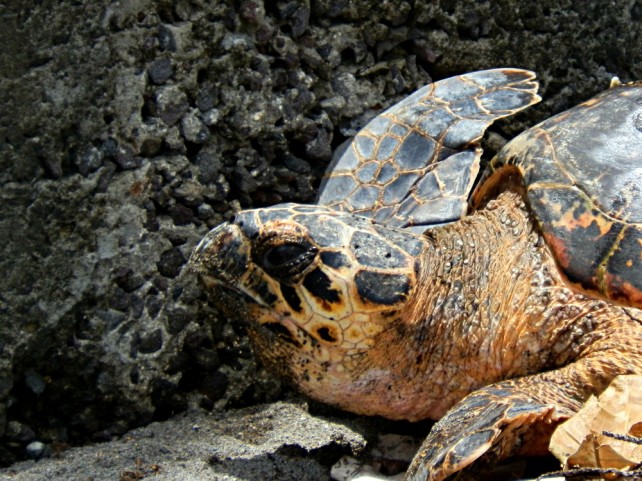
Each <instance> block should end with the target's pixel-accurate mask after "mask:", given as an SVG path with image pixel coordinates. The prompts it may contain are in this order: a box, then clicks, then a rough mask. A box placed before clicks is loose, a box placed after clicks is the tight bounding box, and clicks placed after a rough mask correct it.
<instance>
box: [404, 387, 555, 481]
mask: <svg viewBox="0 0 642 481" xmlns="http://www.w3.org/2000/svg"><path fill="white" fill-rule="evenodd" d="M511 384H512V383H511V382H510V381H509V382H503V383H500V384H496V385H493V386H489V387H487V388H485V389H482V390H480V391H476V392H474V393H472V394H470V395H469V396H467V397H466V398H464V399H463V400H462V401H461V402H459V403H458V404H456V405H455V407H453V408H452V409H451V410H450V411H449V412H448V413H447V414H446V415H445V416H444V417H443V418H442V419H441V420H440V421H438V422H437V423H436V424H435V425H434V426H433V428H432V430H431V432H430V434H429V435H428V437H427V438H426V440H425V441H424V443H423V444H422V446H421V448H420V449H419V452H418V453H417V455H416V456H415V458H414V459H413V462H412V464H411V465H410V468H409V469H408V472H407V474H406V480H407V481H440V480H443V479H446V478H448V477H449V476H451V475H454V474H455V473H459V472H460V471H461V470H463V469H465V468H467V467H469V466H471V465H472V464H473V463H474V466H475V469H478V468H479V469H483V468H484V467H490V466H493V465H494V464H496V463H497V462H498V461H500V460H502V459H504V458H507V457H509V456H511V455H515V454H522V453H523V454H526V453H529V454H540V451H543V450H545V449H546V446H547V445H548V439H549V437H550V434H551V433H552V430H553V429H554V427H555V426H556V425H557V423H558V422H559V421H561V420H562V419H564V418H565V417H566V416H562V415H560V413H559V412H558V410H557V408H556V407H555V406H554V405H551V404H543V403H540V402H537V401H535V400H533V399H532V398H530V397H529V396H527V395H525V394H521V393H519V392H517V393H516V392H515V390H514V388H511V386H510V385H511ZM542 428H543V429H542ZM538 437H539V438H540V439H537V438H538ZM542 440H544V441H545V442H544V443H542Z"/></svg>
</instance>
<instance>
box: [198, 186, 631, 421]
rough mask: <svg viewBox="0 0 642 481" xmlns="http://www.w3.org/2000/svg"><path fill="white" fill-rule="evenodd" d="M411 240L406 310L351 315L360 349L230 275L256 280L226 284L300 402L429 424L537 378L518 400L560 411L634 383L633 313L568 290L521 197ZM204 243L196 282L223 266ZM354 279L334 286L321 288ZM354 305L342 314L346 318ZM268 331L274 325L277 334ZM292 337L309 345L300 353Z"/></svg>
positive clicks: (402, 306) (262, 350) (333, 324)
mask: <svg viewBox="0 0 642 481" xmlns="http://www.w3.org/2000/svg"><path fill="white" fill-rule="evenodd" d="M277 222H278V223H279V225H278V228H279V229H281V230H283V229H286V230H287V229H289V230H290V231H291V234H290V235H289V237H290V238H294V237H296V236H297V235H299V234H298V232H299V231H300V230H301V229H300V227H292V228H289V227H288V225H289V224H288V222H291V223H292V225H294V222H292V221H291V220H288V219H279V220H278V221H277ZM268 225H269V223H268ZM262 229H264V230H265V228H262ZM234 232H235V233H234V235H235V236H236V235H239V234H238V233H236V230H234ZM226 235H227V234H226ZM229 235H232V234H229ZM421 239H423V240H422V242H424V251H423V253H422V255H421V256H420V261H421V263H420V265H419V274H418V281H417V282H414V283H413V287H412V288H411V289H410V291H409V293H408V296H407V299H404V300H403V301H401V302H399V303H398V304H395V305H394V306H390V309H388V310H383V311H377V310H374V311H372V312H369V313H367V314H358V313H355V312H353V313H352V314H350V316H352V317H354V318H355V319H356V315H360V316H361V317H362V318H367V322H366V321H364V322H362V323H361V324H360V325H361V327H362V329H363V332H365V333H366V339H360V340H359V342H360V343H359V345H358V347H357V348H355V347H354V344H351V345H350V346H348V345H347V344H346V343H347V341H345V342H340V343H333V342H328V341H326V340H324V339H323V338H322V337H319V335H318V334H317V333H316V332H315V331H314V329H317V327H315V328H310V326H311V325H314V326H318V325H321V326H327V328H326V333H327V332H330V333H333V332H334V334H333V337H336V338H339V337H340V338H342V339H345V338H347V337H348V336H347V334H346V332H345V329H344V328H343V327H342V326H341V325H340V323H339V322H338V321H333V320H331V319H328V318H325V319H322V320H321V321H319V320H313V321H308V318H307V317H306V318H305V319H302V318H301V319H299V318H297V317H296V313H294V312H292V311H291V309H289V307H288V306H287V305H286V306H285V307H283V306H282V304H283V303H282V302H281V301H280V300H278V301H275V302H276V303H275V304H274V305H272V306H265V302H264V301H262V300H260V296H259V295H258V294H256V293H253V291H252V289H255V290H257V291H258V289H257V288H255V287H254V286H256V285H261V286H262V287H261V290H262V291H266V290H267V291H270V290H272V291H274V290H276V289H278V287H275V286H274V285H272V284H267V287H266V284H264V283H263V281H261V282H259V281H258V280H257V277H256V276H257V275H258V274H256V273H257V272H259V271H260V269H258V268H256V267H255V266H254V264H253V263H252V262H251V261H247V262H248V265H244V266H242V267H241V268H240V272H246V271H249V272H250V273H253V274H250V275H249V276H248V277H243V278H241V279H239V278H238V277H235V276H231V277H228V278H227V279H226V280H225V284H226V287H228V288H229V287H232V288H235V287H236V288H237V289H238V286H235V285H234V283H235V282H236V283H238V284H240V285H242V289H243V290H244V291H245V292H246V293H249V294H250V296H252V295H254V297H255V299H259V300H260V302H248V313H247V314H248V315H249V317H250V318H251V319H252V320H253V322H252V323H251V324H250V335H251V337H252V341H253V343H254V344H255V352H256V353H257V354H258V356H259V357H260V358H261V359H262V360H263V361H264V363H265V364H267V365H268V366H269V367H271V368H272V369H273V370H275V371H277V372H279V373H281V374H282V375H284V376H285V377H286V378H288V379H289V380H290V381H291V382H292V384H294V385H295V386H298V387H299V389H301V390H302V391H303V392H304V393H306V394H307V395H309V396H311V397H313V398H315V399H318V400H320V401H322V402H326V403H329V404H333V405H336V406H338V407H341V408H343V409H346V410H349V411H353V412H356V413H361V414H373V415H381V416H385V417H388V418H392V419H408V420H419V419H426V418H432V419H439V418H440V417H442V416H443V415H444V414H445V413H446V411H447V410H448V409H449V408H450V407H452V406H453V405H454V404H455V403H457V402H458V401H460V400H461V399H462V398H464V397H465V396H466V395H467V394H469V393H470V392H472V391H474V390H476V389H479V388H480V387H483V386H486V385H489V384H492V383H495V382H498V381H502V380H505V379H515V378H520V377H522V376H528V375H532V374H535V373H539V372H542V371H549V372H547V373H545V374H542V375H538V376H537V377H533V378H528V377H526V378H523V379H524V380H523V381H519V388H520V390H521V391H523V392H525V393H528V394H529V395H532V396H534V397H536V398H537V399H541V400H542V402H545V403H553V404H555V405H557V406H559V407H560V408H561V409H563V410H564V411H565V412H570V411H575V410H577V408H578V407H579V405H580V404H581V402H582V401H583V400H584V399H586V397H587V396H588V395H589V394H590V393H597V392H600V391H602V390H603V389H604V388H605V387H606V385H607V384H608V383H609V382H610V380H611V379H612V378H613V377H614V376H616V375H617V374H624V373H632V372H638V373H642V321H641V319H642V313H641V312H640V311H639V310H636V309H625V308H621V307H616V306H614V305H612V304H610V303H608V302H605V301H601V300H596V299H593V298H589V297H585V296H583V295H581V294H578V293H576V292H574V291H573V290H572V289H571V288H570V287H567V285H566V284H565V283H564V281H563V280H562V277H561V275H560V274H559V272H558V269H557V267H556V264H555V262H554V260H553V258H552V256H551V254H550V251H549V249H548V247H547V246H546V244H545V243H544V241H543V240H542V238H541V236H540V235H539V233H538V232H537V229H536V228H535V227H534V225H533V222H532V220H531V218H530V215H529V212H528V210H527V209H526V207H525V206H524V203H523V201H522V199H521V196H520V195H519V194H515V193H510V192H507V193H504V194H501V195H500V196H499V197H498V198H497V199H496V200H494V201H491V202H490V203H489V204H488V205H487V206H486V208H484V209H482V210H480V211H479V212H477V213H476V214H474V215H471V216H468V217H465V218H464V219H462V220H461V221H460V222H457V223H453V224H450V225H447V226H444V227H441V228H437V229H433V230H431V231H428V233H427V234H426V236H425V237H423V238H421ZM241 245H243V246H244V249H248V245H252V244H251V242H250V241H249V240H245V241H243V242H242V243H241ZM208 246H209V244H207V245H206V246H205V247H203V248H199V249H200V250H199V252H200V254H198V255H197V256H196V257H197V259H196V260H195V261H193V263H194V264H196V265H197V269H198V270H199V271H200V272H201V273H206V272H210V271H211V270H212V267H211V266H210V267H207V266H208V262H209V263H211V262H212V261H211V259H212V258H214V259H217V258H218V257H220V256H218V257H217V255H218V250H217V249H218V248H217V247H216V246H214V247H208ZM345 249H346V252H347V251H348V248H347V247H346V248H345ZM210 250H212V252H210ZM251 250H252V248H249V251H251ZM249 251H248V252H249ZM247 255H248V256H249V257H250V258H252V255H251V254H247ZM199 256H200V260H199ZM243 262H246V261H243ZM316 262H317V264H318V265H321V264H322V263H321V262H320V261H319V260H317V261H316ZM317 264H315V265H317ZM199 266H200V267H199ZM217 268H218V269H220V266H218V267H217ZM352 274H353V273H352V272H351V273H350V275H352ZM244 275H246V276H247V274H244ZM261 275H263V274H261ZM409 275H410V273H409ZM205 279H206V283H208V282H209V283H212V282H213V283H218V282H219V281H217V280H215V279H212V278H210V277H208V276H205ZM208 279H209V280H208ZM268 280H271V279H268ZM351 282H352V283H353V280H352V279H350V278H347V279H343V280H341V279H336V280H333V281H332V283H333V284H332V285H333V286H335V285H338V284H341V285H346V286H349V285H350V283H351ZM294 287H295V288H297V289H299V288H300V286H297V285H296V284H295V286H294ZM301 291H303V289H301ZM263 295H264V296H265V294H263ZM303 295H307V296H308V297H310V295H309V293H307V294H300V296H303ZM355 296H356V294H354V293H346V294H345V295H344V296H342V297H346V298H354V297H355ZM276 297H278V296H276ZM246 300H249V299H247V298H246ZM342 300H343V301H346V300H345V299H342ZM355 302H356V301H355V300H354V299H353V300H352V301H351V302H350V303H349V305H351V306H352V307H353V308H354V309H356V307H357V306H358V304H355ZM338 306H339V307H336V306H332V309H333V310H331V311H329V314H328V316H329V315H330V314H334V313H336V312H337V311H338V310H341V311H343V310H345V309H346V307H345V302H344V304H341V303H339V304H338ZM322 309H323V306H322V305H319V306H317V307H316V308H315V309H314V310H315V311H319V310H322ZM315 319H316V318H315ZM266 325H269V326H271V327H272V330H269V329H266V328H265V326H266ZM275 325H278V326H281V329H280V330H278V332H277V333H276V334H275V333H274V327H275ZM334 329H337V331H334ZM279 331H280V332H279ZM339 331H341V333H342V334H341V335H340V336H339V335H337V334H336V332H339ZM284 333H285V335H284ZM301 333H303V334H301ZM302 335H305V336H308V337H305V340H306V342H305V343H303V342H301V339H303V338H302V337H301V336H302ZM297 336H299V337H298V338H297ZM293 338H294V339H295V341H293ZM308 341H309V342H308ZM566 365H569V366H568V367H565V368H563V369H561V370H553V369H557V368H560V367H562V366H566ZM551 370H553V371H551ZM543 380H546V382H542V381H543ZM560 386H562V388H560ZM516 392H517V391H516Z"/></svg>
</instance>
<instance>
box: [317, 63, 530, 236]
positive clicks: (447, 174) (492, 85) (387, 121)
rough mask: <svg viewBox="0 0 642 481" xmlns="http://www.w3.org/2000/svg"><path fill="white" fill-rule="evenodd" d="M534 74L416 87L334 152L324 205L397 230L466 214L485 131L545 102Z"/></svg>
mask: <svg viewBox="0 0 642 481" xmlns="http://www.w3.org/2000/svg"><path fill="white" fill-rule="evenodd" d="M534 78H535V74H533V73H532V72H529V71H527V70H520V69H511V68H502V69H495V70H484V71H480V72H473V73H470V74H466V75H460V76H457V77H452V78H448V79H445V80H441V81H439V82H436V83H434V84H430V85H427V86H425V87H423V88H421V89H419V90H417V91H416V92H415V93H414V94H412V95H411V96H409V97H408V98H406V99H404V100H403V101H401V102H399V103H398V104H396V105H393V106H392V107H391V108H389V109H388V110H386V111H385V112H383V113H382V114H380V115H378V116H377V117H375V118H374V119H373V120H372V121H371V122H370V123H368V124H367V125H366V126H365V127H364V128H363V130H361V131H360V132H359V133H358V134H357V135H356V136H355V137H354V139H353V140H352V141H351V142H350V144H349V145H348V146H347V147H346V148H345V149H344V150H343V151H341V152H338V154H337V155H335V160H334V161H333V162H332V164H331V165H330V167H329V169H328V174H327V175H326V178H325V179H324V181H323V183H322V185H321V188H320V192H319V197H318V199H317V203H319V204H321V205H326V206H329V207H332V208H333V209H336V210H341V211H346V212H351V213H355V214H359V215H363V216H366V217H372V218H374V219H375V220H377V221H379V222H382V223H385V224H387V225H390V226H393V227H413V226H419V227H420V228H421V227H423V228H424V229H425V227H426V226H431V225H435V224H443V223H447V222H452V221H454V220H457V219H459V218H461V216H462V215H464V214H465V212H466V209H467V206H468V197H469V194H470V191H471V189H472V186H473V184H474V182H475V179H476V176H477V173H478V171H479V159H480V157H481V153H482V151H481V148H480V147H479V142H480V140H481V138H482V135H483V134H484V131H485V130H486V129H487V128H488V126H489V125H491V124H492V123H493V122H494V121H495V120H497V119H499V118H502V117H506V116H509V115H512V114H514V113H517V112H519V111H520V110H522V109H525V108H526V107H528V106H530V105H532V104H534V103H537V102H539V100H540V97H539V96H538V95H537V82H536V81H535V80H534ZM422 230H423V229H422Z"/></svg>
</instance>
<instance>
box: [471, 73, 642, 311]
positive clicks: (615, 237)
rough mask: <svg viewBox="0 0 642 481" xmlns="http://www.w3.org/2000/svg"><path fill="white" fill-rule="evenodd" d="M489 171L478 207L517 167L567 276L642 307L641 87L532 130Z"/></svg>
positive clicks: (626, 88)
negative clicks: (490, 172)
mask: <svg viewBox="0 0 642 481" xmlns="http://www.w3.org/2000/svg"><path fill="white" fill-rule="evenodd" d="M490 168H491V171H492V172H493V173H492V174H491V175H490V176H489V177H488V179H487V180H486V181H485V182H483V184H482V185H481V186H480V188H478V191H477V192H475V194H474V196H473V200H474V203H479V202H480V200H481V199H483V198H484V197H486V198H487V197H488V192H490V191H491V190H492V189H497V188H498V187H501V185H500V184H501V183H503V182H505V181H506V179H507V175H506V174H507V173H514V172H515V170H517V173H518V174H519V176H521V178H522V180H523V186H524V187H525V189H526V196H527V199H528V202H529V204H530V207H531V209H532V211H533V213H534V214H535V217H536V219H537V222H538V224H539V226H540V228H541V231H542V233H543V235H544V237H545V239H546V241H547V242H548V245H549V246H550V248H551V250H552V251H553V253H554V255H555V257H556V260H557V263H558V265H559V267H560V269H561V271H562V273H563V274H564V275H565V276H566V277H567V279H568V280H569V281H570V282H571V283H572V284H574V285H575V286H577V287H579V288H580V289H581V290H583V291H585V292H587V293H589V294H591V295H598V296H600V297H605V298H607V299H611V300H613V301H616V302H618V303H621V304H625V305H631V306H635V307H642V82H637V83H631V84H627V85H622V86H619V87H614V88H611V89H609V90H607V91H605V92H603V93H602V94H600V95H598V96H596V97H594V98H592V99H591V100H588V101H587V102H584V103H582V104H580V105H578V106H576V107H574V108H572V109H570V110H568V111H566V112H563V113H561V114H559V115H557V116H555V117H552V118H550V119H548V120H546V121H544V122H542V123H540V124H538V125H536V126H535V127H533V128H531V129H529V130H527V131H526V132H524V133H522V134H521V135H519V136H518V137H516V138H515V139H513V140H512V141H511V142H510V143H509V144H507V145H506V146H505V147H504V148H503V149H502V151H500V153H499V154H498V155H497V156H496V157H495V158H494V159H493V160H492V161H491V167H490Z"/></svg>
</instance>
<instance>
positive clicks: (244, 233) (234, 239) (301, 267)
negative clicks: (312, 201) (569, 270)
mask: <svg viewBox="0 0 642 481" xmlns="http://www.w3.org/2000/svg"><path fill="white" fill-rule="evenodd" d="M425 242H426V241H425V240H424V238H423V237H421V236H419V235H415V234H412V233H408V232H405V231H402V230H399V229H391V228H387V227H385V226H382V225H379V224H376V223H375V222H374V221H372V220H370V219H367V218H364V217H357V216H353V215H350V214H345V213H340V212H337V211H335V210H333V209H330V208H326V207H323V206H306V205H296V204H282V205H279V206H275V207H270V208H265V209H255V210H247V211H243V212H240V213H239V214H237V215H236V216H235V218H234V219H233V220H232V221H231V222H229V223H226V224H223V225H221V226H219V227H217V228H215V229H213V230H212V231H211V232H210V233H209V234H208V235H207V236H206V237H205V238H204V239H203V240H202V241H201V243H200V244H199V246H198V247H197V248H196V250H195V251H194V254H193V255H192V259H191V261H190V263H191V266H192V269H193V270H195V271H196V272H198V273H199V274H200V276H201V278H202V280H203V282H204V284H205V286H206V287H208V288H211V289H215V290H216V289H221V288H223V289H228V290H231V291H232V293H233V294H234V295H236V296H238V297H239V298H240V299H241V300H242V303H243V304H244V305H245V306H246V307H247V314H246V315H247V317H249V333H250V337H251V339H252V342H253V344H254V347H255V351H256V353H257V354H258V356H259V357H260V358H261V359H262V361H263V362H264V363H265V364H267V365H268V367H271V368H273V369H276V370H277V371H279V372H280V373H281V374H284V375H285V376H286V377H288V378H290V380H291V381H292V382H294V384H296V385H298V386H299V387H300V388H301V389H302V390H303V391H304V392H306V393H307V394H309V395H311V396H312V397H315V398H317V399H319V400H322V401H325V402H331V403H334V404H339V405H340V404H342V403H341V401H340V400H339V401H337V400H336V399H328V397H327V396H335V397H336V396H337V395H341V393H342V392H345V390H346V389H350V387H349V386H346V383H351V382H354V380H355V379H354V378H355V375H356V374H355V372H356V371H359V370H361V371H362V372H361V374H363V366H362V365H361V364H360V362H361V361H360V360H362V359H363V358H364V354H365V353H366V352H367V351H369V350H370V349H372V348H373V346H375V344H377V338H378V336H379V335H380V333H382V332H383V331H385V330H386V329H387V328H389V327H390V325H391V323H394V321H395V320H396V319H399V317H400V316H403V313H404V311H405V307H406V305H407V303H408V302H409V300H410V299H411V298H412V296H413V294H414V293H415V292H416V286H417V278H418V275H419V271H420V268H421V258H422V256H421V253H422V252H423V250H424V249H425ZM337 393H339V394H337ZM344 407H345V406H344ZM348 409H350V408H349V407H348Z"/></svg>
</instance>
